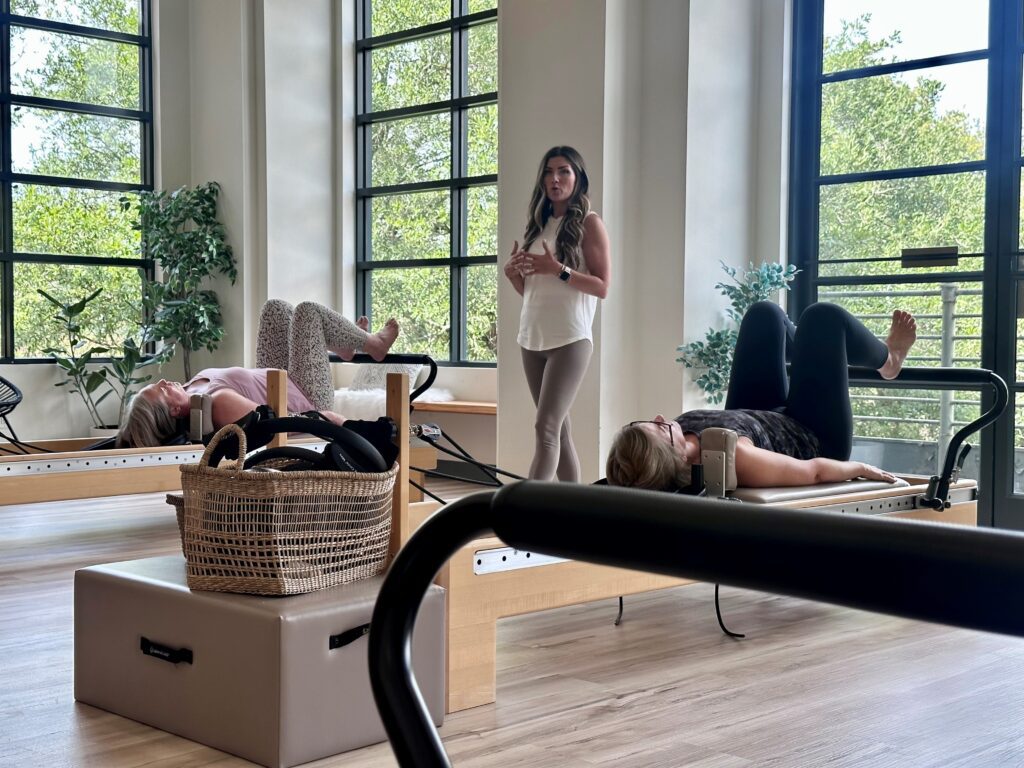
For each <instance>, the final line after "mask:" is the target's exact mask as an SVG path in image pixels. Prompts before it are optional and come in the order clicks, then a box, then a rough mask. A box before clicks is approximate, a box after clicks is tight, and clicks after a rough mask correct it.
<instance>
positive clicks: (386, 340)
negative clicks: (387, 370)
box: [363, 317, 398, 361]
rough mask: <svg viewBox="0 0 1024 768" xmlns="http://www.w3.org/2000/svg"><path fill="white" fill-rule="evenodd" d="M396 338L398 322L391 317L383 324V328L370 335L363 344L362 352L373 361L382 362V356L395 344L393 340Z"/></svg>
mask: <svg viewBox="0 0 1024 768" xmlns="http://www.w3.org/2000/svg"><path fill="white" fill-rule="evenodd" d="M397 338H398V321H397V320H395V318H393V317H392V318H391V319H390V320H388V321H387V322H386V323H384V327H383V328H381V329H380V330H379V331H377V332H376V333H374V334H371V335H370V337H369V338H368V339H367V340H366V342H365V343H364V344H363V351H364V352H366V354H368V355H369V356H370V357H372V358H373V359H374V360H377V361H380V360H383V359H384V356H385V355H387V353H388V350H389V349H391V345H392V344H394V343H395V339H397Z"/></svg>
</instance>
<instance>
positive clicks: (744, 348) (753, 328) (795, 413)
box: [607, 302, 917, 490]
mask: <svg viewBox="0 0 1024 768" xmlns="http://www.w3.org/2000/svg"><path fill="white" fill-rule="evenodd" d="M916 339H917V324H916V323H915V321H914V318H913V316H911V315H910V313H908V312H903V311H901V310H897V311H895V312H893V315H892V325H891V326H890V328H889V335H888V338H887V339H886V340H885V341H884V342H883V341H881V340H880V339H878V338H876V337H875V336H874V335H873V334H872V333H871V332H870V331H869V330H868V329H867V328H865V327H864V325H863V324H862V323H861V322H860V321H859V320H857V318H855V317H854V316H853V315H851V314H850V313H849V312H847V311H846V310H845V309H843V308H842V307H839V306H836V305H835V304H826V303H819V304H814V305H812V306H810V307H808V308H807V309H806V310H805V311H804V312H803V314H802V315H801V316H800V324H799V326H798V327H797V326H794V325H793V323H792V322H790V320H789V318H788V317H786V315H785V313H784V312H783V311H782V309H781V308H780V307H779V306H778V305H776V304H773V303H771V302H760V303H758V304H755V305H754V306H752V307H751V308H750V309H749V310H748V311H747V314H746V315H744V317H743V322H742V323H741V325H740V331H739V336H738V338H737V341H736V353H735V355H734V357H733V364H732V371H731V372H730V375H729V392H728V395H727V397H726V400H725V410H724V411H688V412H686V413H684V414H682V415H681V416H679V417H677V418H676V419H675V421H666V420H665V419H664V418H663V417H662V416H661V415H658V416H656V417H655V418H654V419H652V420H650V421H642V422H633V423H632V424H630V425H629V426H626V427H623V428H622V429H621V430H619V432H618V434H617V435H616V436H615V440H614V441H613V443H612V449H611V452H610V453H609V455H608V463H607V475H608V482H609V483H611V484H612V485H628V486H634V487H639V488H651V489H655V490H671V489H674V488H676V487H684V486H686V485H688V484H689V481H690V465H691V464H695V463H699V461H700V433H701V432H702V431H703V430H704V429H706V428H708V427H726V428H728V429H732V430H735V431H736V433H737V434H738V435H739V440H738V441H737V445H736V462H735V466H736V478H737V481H738V483H739V485H741V486H747V487H772V486H792V485H813V484H815V483H828V482H838V481H842V480H852V479H853V478H856V477H864V478H867V479H869V480H884V481H886V482H895V480H896V478H895V477H894V476H893V475H891V474H890V473H888V472H885V471H883V470H881V469H878V468H877V467H873V466H871V465H870V464H864V463H862V462H859V461H849V458H850V450H851V448H852V446H853V412H852V409H851V407H850V392H849V374H848V368H849V366H851V365H855V366H863V367H869V368H875V369H877V370H878V372H879V373H880V374H881V375H882V377H883V378H885V379H894V378H896V376H897V375H898V374H899V372H900V369H901V368H902V367H903V361H904V360H905V359H906V356H907V352H908V351H909V350H910V347H911V346H912V345H913V343H914V341H915V340H916ZM789 358H791V361H792V369H791V370H792V373H791V375H790V376H789V377H787V376H786V360H787V359H789Z"/></svg>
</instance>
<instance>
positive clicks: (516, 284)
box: [503, 240, 525, 296]
mask: <svg viewBox="0 0 1024 768" xmlns="http://www.w3.org/2000/svg"><path fill="white" fill-rule="evenodd" d="M503 271H504V272H505V277H507V278H508V281H509V282H510V283H512V287H513V288H515V289H516V293H518V294H519V295H520V296H522V295H523V291H524V290H525V280H524V278H523V252H522V251H521V250H519V241H518V240H516V241H515V243H513V244H512V253H511V254H510V255H509V259H508V261H506V262H505V266H504V267H503Z"/></svg>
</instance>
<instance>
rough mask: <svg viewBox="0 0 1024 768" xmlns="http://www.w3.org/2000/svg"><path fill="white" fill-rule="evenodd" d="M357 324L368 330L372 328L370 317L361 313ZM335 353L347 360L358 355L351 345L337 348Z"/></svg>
mask: <svg viewBox="0 0 1024 768" xmlns="http://www.w3.org/2000/svg"><path fill="white" fill-rule="evenodd" d="M356 325H357V326H358V327H359V328H362V329H363V330H364V331H368V330H370V319H369V318H368V317H367V316H366V315H360V316H359V319H358V320H356ZM335 353H336V354H337V355H338V357H340V358H341V359H342V360H344V361H346V362H348V361H349V360H351V359H352V358H353V357H355V356H356V351H355V350H354V349H352V348H351V347H342V348H341V349H338V350H335Z"/></svg>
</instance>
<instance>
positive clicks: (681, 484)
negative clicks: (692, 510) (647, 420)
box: [605, 424, 691, 491]
mask: <svg viewBox="0 0 1024 768" xmlns="http://www.w3.org/2000/svg"><path fill="white" fill-rule="evenodd" d="M690 474H691V472H690V464H689V463H688V462H687V461H686V460H685V459H684V458H683V457H682V456H680V455H679V454H678V453H676V452H675V451H674V450H672V448H671V446H670V445H669V444H668V443H667V442H666V441H664V440H655V439H653V438H652V437H651V436H650V434H648V432H647V431H646V430H645V429H643V428H642V427H641V426H640V425H639V424H631V425H629V426H628V427H623V428H622V429H620V430H619V431H618V433H617V434H616V435H615V438H614V439H613V440H612V447H611V450H610V451H609V452H608V460H607V462H606V463H605V476H606V477H607V478H608V483H609V485H624V486H628V487H631V488H647V489H650V490H654V491H674V490H676V489H678V488H685V487H686V486H688V485H689V484H690Z"/></svg>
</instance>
